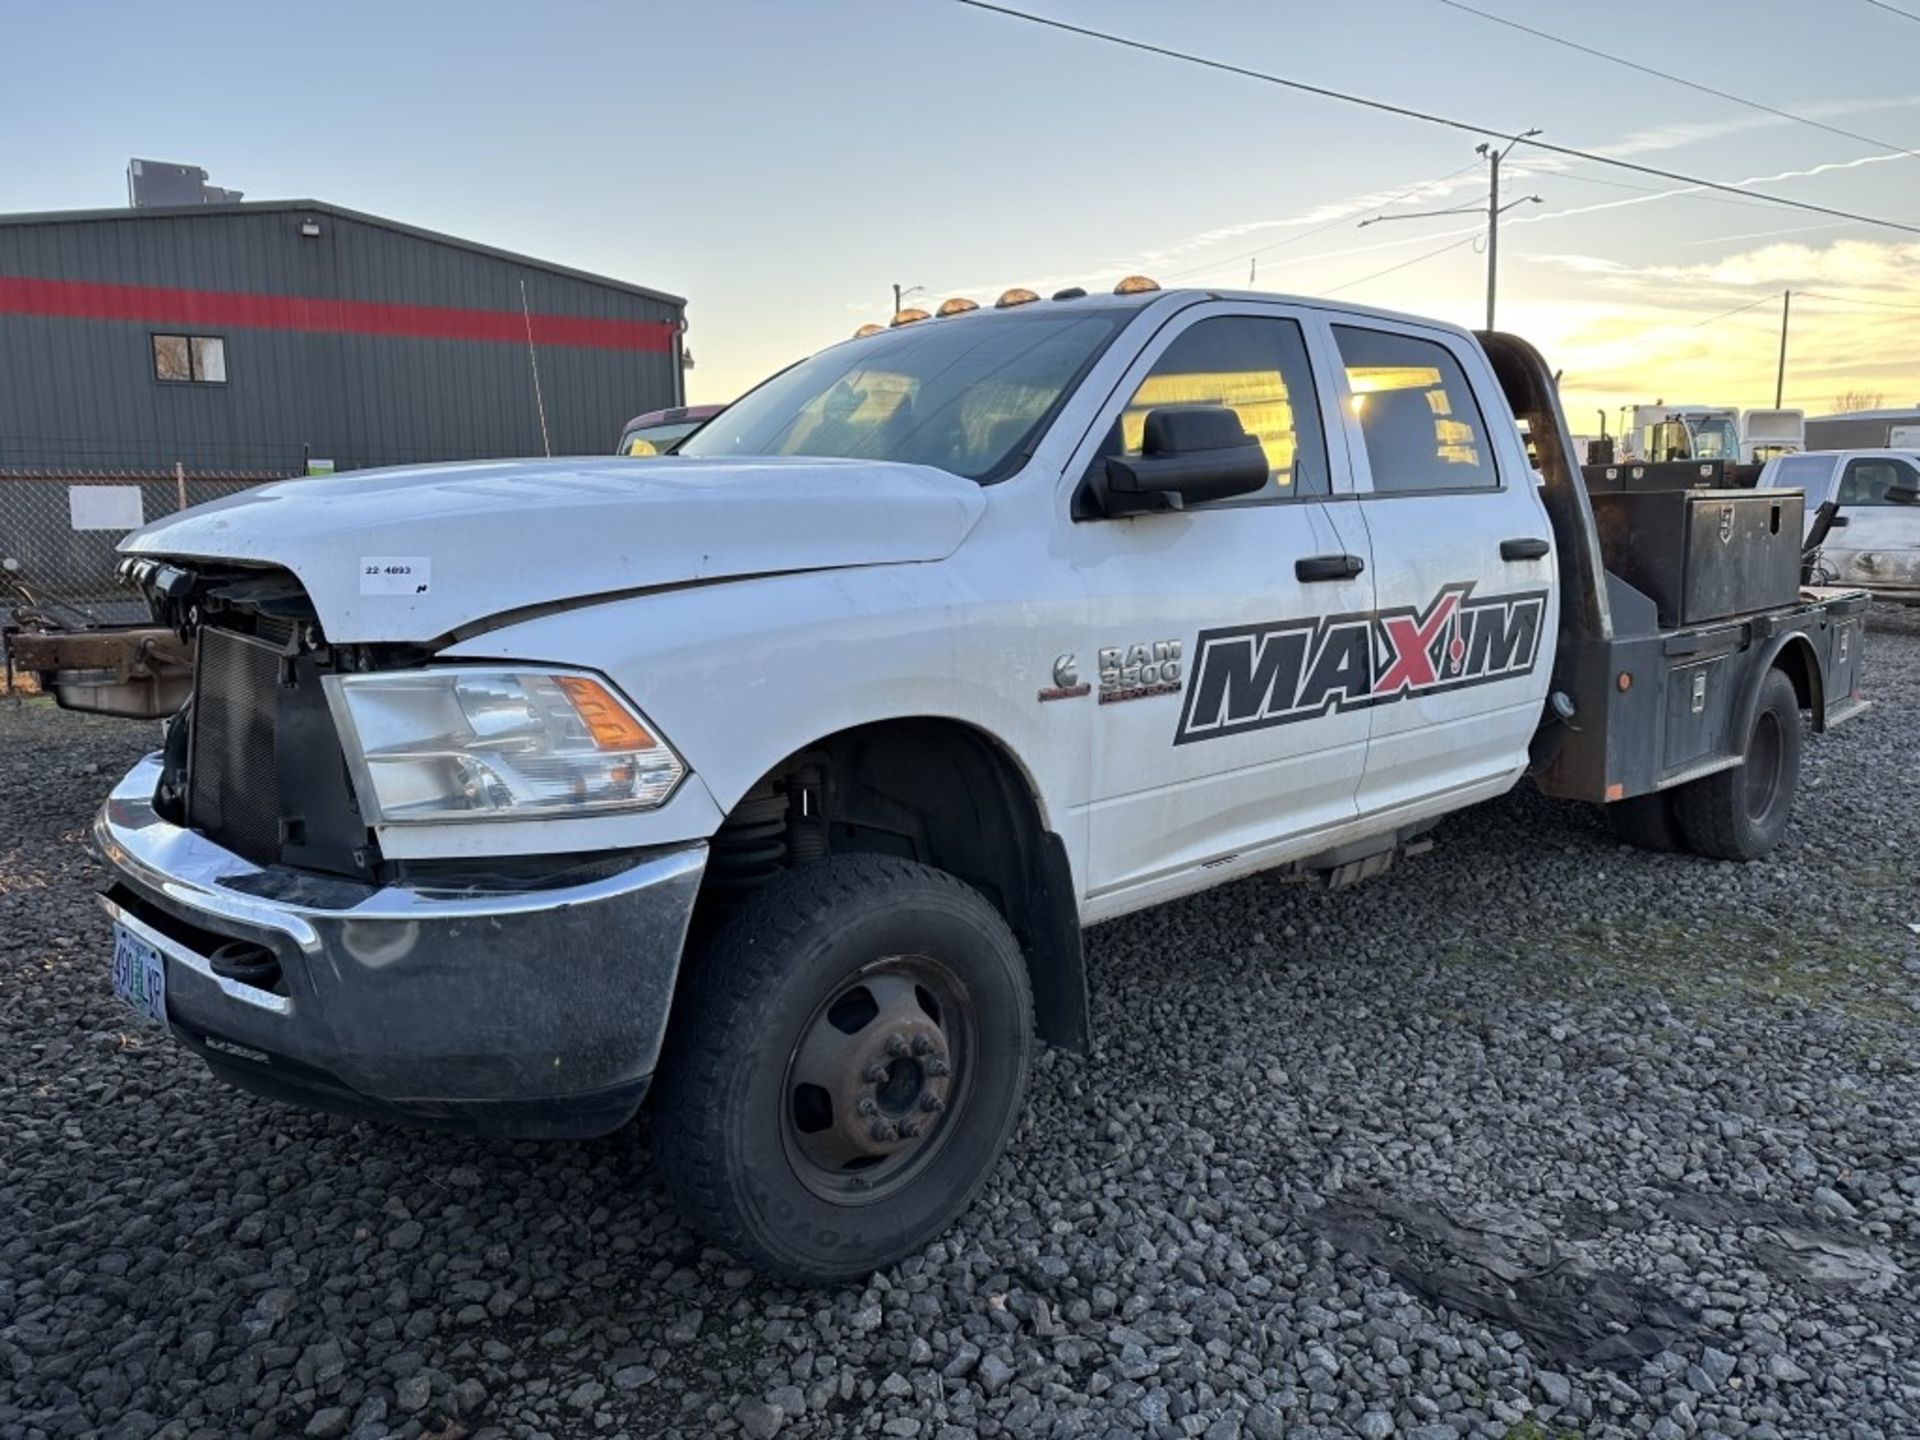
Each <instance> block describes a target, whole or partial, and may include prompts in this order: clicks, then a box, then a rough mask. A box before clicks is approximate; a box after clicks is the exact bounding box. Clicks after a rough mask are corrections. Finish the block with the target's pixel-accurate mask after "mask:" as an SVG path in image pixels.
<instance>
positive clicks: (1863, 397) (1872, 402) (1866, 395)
mask: <svg viewBox="0 0 1920 1440" xmlns="http://www.w3.org/2000/svg"><path fill="white" fill-rule="evenodd" d="M1886 398H1887V397H1886V395H1885V394H1884V393H1883V392H1881V391H1879V390H1848V391H1846V392H1845V393H1844V394H1840V395H1836V396H1834V397H1833V413H1834V414H1836V415H1850V414H1852V413H1853V412H1854V411H1856V410H1878V409H1879V408H1880V407H1881V405H1882V404H1883V403H1884V402H1885V401H1886Z"/></svg>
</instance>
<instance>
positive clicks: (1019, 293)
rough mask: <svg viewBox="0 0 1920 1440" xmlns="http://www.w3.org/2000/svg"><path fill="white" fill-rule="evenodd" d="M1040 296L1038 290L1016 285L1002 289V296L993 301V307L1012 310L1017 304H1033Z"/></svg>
mask: <svg viewBox="0 0 1920 1440" xmlns="http://www.w3.org/2000/svg"><path fill="white" fill-rule="evenodd" d="M1039 298H1040V296H1039V293H1038V292H1037V291H1033V290H1023V289H1021V287H1020V286H1018V285H1016V286H1014V287H1013V289H1011V290H1002V291H1001V292H1000V298H999V299H998V300H996V301H994V302H993V308H994V309H996V310H1011V309H1012V308H1013V307H1014V306H1016V305H1031V304H1033V302H1034V301H1036V300H1038V299H1039Z"/></svg>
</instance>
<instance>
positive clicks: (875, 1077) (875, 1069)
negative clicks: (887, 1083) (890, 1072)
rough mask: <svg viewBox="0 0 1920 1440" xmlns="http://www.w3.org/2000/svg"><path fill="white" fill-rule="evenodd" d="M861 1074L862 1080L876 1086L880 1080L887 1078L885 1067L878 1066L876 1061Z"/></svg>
mask: <svg viewBox="0 0 1920 1440" xmlns="http://www.w3.org/2000/svg"><path fill="white" fill-rule="evenodd" d="M862 1074H863V1076H864V1078H866V1079H868V1080H871V1081H872V1082H873V1083H874V1084H876V1085H878V1084H879V1083H880V1082H881V1081H882V1080H884V1079H886V1078H887V1067H886V1066H884V1065H882V1064H880V1063H879V1062H878V1061H876V1062H875V1063H873V1064H872V1065H869V1066H867V1068H866V1070H865V1071H863V1072H862Z"/></svg>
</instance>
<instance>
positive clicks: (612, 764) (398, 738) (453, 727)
mask: <svg viewBox="0 0 1920 1440" xmlns="http://www.w3.org/2000/svg"><path fill="white" fill-rule="evenodd" d="M326 689H327V701H328V703H329V704H330V705H331V706H332V707H333V718H334V723H335V724H336V725H337V726H338V727H339V730H340V740H341V744H342V746H343V747H344V748H345V750H346V755H347V763H348V765H349V767H350V768H351V769H352V771H353V777H354V782H355V787H356V789H357V790H358V791H359V795H360V805H361V809H362V810H363V811H364V812H365V813H366V817H367V819H368V820H369V821H380V822H384V823H386V824H389V825H392V824H400V823H405V822H423V821H431V822H438V821H445V820H518V819H537V818H540V817H544V816H565V815H597V814H602V813H604V812H606V811H610V810H651V809H653V808H654V807H655V806H658V805H660V804H663V803H664V802H665V801H666V799H667V797H668V796H669V795H671V794H672V793H673V790H674V787H675V786H676V785H678V784H679V783H680V780H681V777H682V776H684V775H685V774H686V773H687V767H686V766H685V765H684V764H683V763H682V762H681V760H680V757H679V756H678V755H676V754H674V753H673V750H672V749H671V747H669V746H668V745H667V743H666V741H664V740H662V739H661V738H660V737H659V735H657V734H656V733H655V732H654V729H653V727H652V726H651V725H650V724H649V723H648V722H647V721H646V719H645V718H644V717H642V716H641V715H640V713H639V712H638V711H636V710H635V709H634V708H633V707H632V706H631V705H629V704H628V703H627V702H626V700H625V699H623V698H622V697H621V696H620V694H619V693H618V692H617V691H615V690H614V689H613V688H612V687H611V686H610V685H608V684H607V683H606V681H604V680H600V679H597V678H596V677H594V676H592V675H587V674H583V673H580V672H578V671H566V670H482V669H467V668H464V667H463V668H459V669H445V670H400V671H390V672H387V673H384V674H371V675H329V676H327V677H326Z"/></svg>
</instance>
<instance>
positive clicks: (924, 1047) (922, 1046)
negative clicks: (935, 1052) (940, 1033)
mask: <svg viewBox="0 0 1920 1440" xmlns="http://www.w3.org/2000/svg"><path fill="white" fill-rule="evenodd" d="M931 1049H933V1041H931V1040H929V1039H928V1038H927V1037H926V1036H924V1035H916V1036H914V1037H913V1053H914V1054H916V1055H924V1054H926V1053H927V1052H928V1051H929V1050H931Z"/></svg>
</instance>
